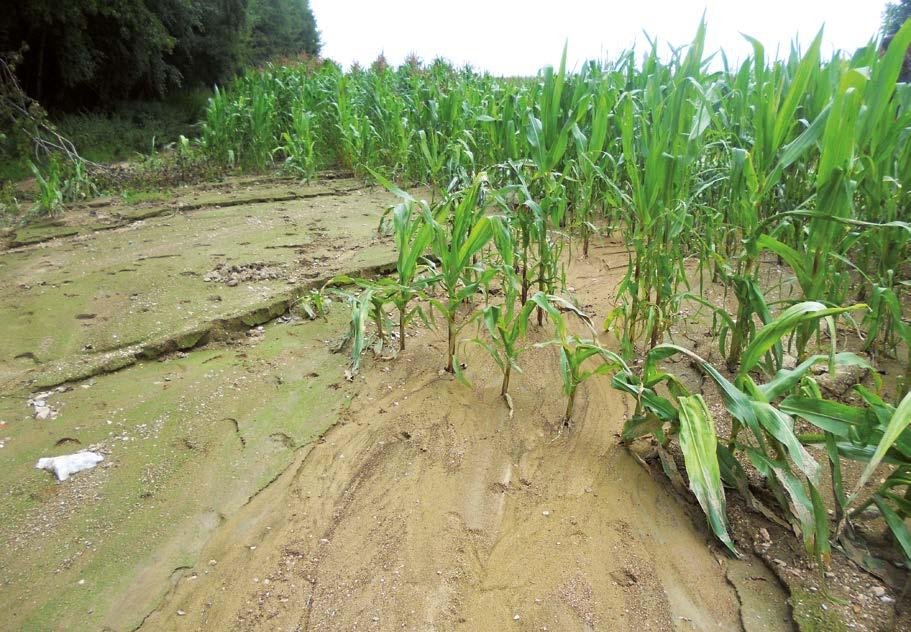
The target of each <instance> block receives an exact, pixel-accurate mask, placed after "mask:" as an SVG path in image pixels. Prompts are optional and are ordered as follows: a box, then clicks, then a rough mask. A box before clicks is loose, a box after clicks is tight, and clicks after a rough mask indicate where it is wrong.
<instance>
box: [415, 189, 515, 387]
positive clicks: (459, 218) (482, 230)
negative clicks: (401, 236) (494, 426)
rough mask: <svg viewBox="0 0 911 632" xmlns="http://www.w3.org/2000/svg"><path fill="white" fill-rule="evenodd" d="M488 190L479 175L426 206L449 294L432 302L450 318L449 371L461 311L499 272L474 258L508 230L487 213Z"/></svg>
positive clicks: (443, 286) (452, 369) (442, 283)
mask: <svg viewBox="0 0 911 632" xmlns="http://www.w3.org/2000/svg"><path fill="white" fill-rule="evenodd" d="M487 193H488V191H487V189H486V179H485V178H484V177H483V176H478V177H477V178H475V181H474V183H473V184H472V185H471V187H469V188H468V189H467V190H465V191H463V192H460V193H458V194H455V195H451V196H449V197H448V198H447V199H446V200H444V201H443V202H442V203H441V204H440V205H439V207H438V208H436V209H434V210H433V211H432V212H431V211H430V210H429V209H427V208H424V209H423V216H424V221H425V222H426V223H427V225H428V226H430V227H431V229H432V236H431V239H430V249H431V252H432V253H433V255H434V257H435V258H436V260H437V262H438V264H437V265H438V274H437V283H438V285H439V287H440V288H441V289H442V291H443V292H444V294H445V296H444V298H443V299H433V300H432V301H431V303H432V305H433V306H434V308H435V309H437V310H438V311H439V312H440V314H441V315H442V316H443V317H444V318H445V319H446V335H447V353H446V371H448V372H449V373H455V370H456V366H457V361H456V341H457V337H458V334H459V331H460V330H461V329H462V326H464V323H459V322H458V317H459V310H460V308H461V307H462V306H463V305H465V304H466V303H467V301H468V300H469V299H470V298H471V297H473V296H474V295H475V293H477V292H478V290H479V289H480V288H481V287H482V286H483V285H484V284H486V283H487V282H489V281H490V279H492V278H493V275H494V274H495V270H493V269H490V268H487V269H480V270H479V269H478V268H477V267H476V266H475V263H474V257H475V255H476V254H478V253H479V252H480V250H481V249H482V248H483V247H484V246H485V245H486V244H487V242H488V241H490V239H491V238H492V237H493V235H494V232H495V231H497V232H499V231H503V230H508V228H506V226H505V225H504V224H503V222H502V221H501V220H500V219H499V218H497V217H488V216H486V215H485V214H484V211H485V208H486V205H487V203H486V201H485V199H484V198H485V196H486V194H487ZM473 272H479V273H480V274H479V276H475V275H473V274H472V273H473Z"/></svg>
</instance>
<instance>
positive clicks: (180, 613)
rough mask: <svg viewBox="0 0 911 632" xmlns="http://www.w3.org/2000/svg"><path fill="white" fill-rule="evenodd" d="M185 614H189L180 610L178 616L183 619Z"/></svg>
mask: <svg viewBox="0 0 911 632" xmlns="http://www.w3.org/2000/svg"><path fill="white" fill-rule="evenodd" d="M185 614H187V613H186V612H184V611H183V610H178V611H177V616H178V617H182V616H183V615H185Z"/></svg>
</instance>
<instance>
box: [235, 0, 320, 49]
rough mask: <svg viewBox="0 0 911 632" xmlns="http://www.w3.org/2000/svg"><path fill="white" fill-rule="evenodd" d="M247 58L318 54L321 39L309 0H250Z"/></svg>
mask: <svg viewBox="0 0 911 632" xmlns="http://www.w3.org/2000/svg"><path fill="white" fill-rule="evenodd" d="M249 20H250V33H249V42H248V50H247V55H248V57H247V61H248V62H250V63H253V64H259V63H262V62H264V61H267V60H269V59H273V58H275V57H285V56H295V55H299V54H301V53H304V54H306V55H308V56H310V57H316V56H317V55H319V50H320V39H319V31H317V29H316V19H315V18H314V17H313V11H312V10H311V9H310V2H309V0H250V17H249Z"/></svg>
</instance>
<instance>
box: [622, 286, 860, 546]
mask: <svg viewBox="0 0 911 632" xmlns="http://www.w3.org/2000/svg"><path fill="white" fill-rule="evenodd" d="M860 307H862V306H856V308H858V309H859V308H860ZM850 309H852V308H826V307H825V306H824V305H821V304H819V303H810V302H807V303H802V304H798V305H795V306H793V307H791V308H789V309H788V310H786V311H785V312H783V313H782V314H781V315H779V316H778V317H777V318H776V319H775V320H773V321H772V322H770V323H768V324H767V325H765V326H764V327H762V328H761V329H760V330H759V332H758V333H757V334H756V336H755V337H754V339H753V340H752V342H751V343H750V344H749V345H748V346H747V347H746V349H745V350H744V353H743V359H742V361H741V366H740V370H739V372H738V373H737V375H736V376H735V378H734V381H733V382H731V381H729V380H728V379H727V378H725V377H724V376H723V375H722V374H721V372H720V371H718V370H717V369H716V368H715V367H713V366H712V365H711V364H710V363H709V362H707V361H706V360H704V359H703V358H701V357H699V356H698V355H696V354H695V353H693V352H691V351H689V350H687V349H685V348H683V347H680V346H677V345H671V344H662V345H658V346H656V347H654V348H653V349H652V350H651V351H649V352H648V353H647V354H646V357H645V361H644V363H643V367H642V370H641V372H640V373H639V374H634V373H632V372H630V371H629V370H623V371H620V372H619V373H618V374H617V375H616V376H615V378H614V386H615V388H618V389H620V390H622V391H624V392H626V393H629V394H631V395H633V397H635V398H636V413H635V415H634V416H633V417H632V418H631V419H630V420H629V421H628V422H627V424H626V426H625V428H624V431H623V439H624V440H626V441H630V440H632V439H634V438H636V437H639V436H643V435H648V434H652V435H655V436H656V437H658V438H659V439H660V441H661V442H662V443H665V444H666V443H667V441H668V440H669V438H670V436H673V435H680V442H681V449H682V451H683V455H684V464H685V467H686V471H687V474H688V476H689V478H690V486H691V489H693V492H694V494H696V496H697V498H698V500H699V503H700V505H701V506H702V508H703V510H704V511H705V513H706V516H707V518H708V520H709V524H710V526H711V528H712V531H713V532H714V533H715V535H716V536H717V537H718V538H719V540H721V541H722V542H723V543H724V544H725V546H727V547H728V548H729V549H730V550H731V551H732V552H735V553H736V549H735V547H734V545H733V542H732V540H731V538H730V534H729V529H728V526H727V518H726V516H725V514H724V491H723V489H722V488H721V485H720V481H721V480H724V481H725V482H726V483H729V484H731V485H732V486H734V487H736V488H737V489H739V490H741V492H742V493H744V495H745V496H746V497H747V498H748V499H749V502H750V503H751V504H752V505H753V506H754V507H759V506H761V503H760V502H759V501H758V500H757V499H756V498H755V497H753V495H752V494H751V493H750V492H749V486H748V484H747V481H746V478H745V474H744V472H743V469H742V467H741V466H740V465H739V464H738V462H737V460H736V455H737V454H743V455H745V456H746V457H747V458H748V459H749V461H750V463H752V465H753V466H754V467H755V468H756V469H757V470H758V471H759V472H760V474H762V475H763V476H764V477H765V478H766V480H767V482H768V483H769V487H770V489H771V490H772V493H773V495H774V496H775V498H776V500H777V501H778V504H779V507H780V509H781V510H782V511H783V512H784V514H785V516H786V517H787V521H788V523H789V524H791V525H792V526H793V527H794V529H795V531H796V532H797V533H799V534H801V535H802V536H803V539H804V544H805V546H806V548H807V552H808V553H809V554H811V555H816V556H819V557H822V558H826V557H827V556H828V555H829V552H830V548H829V542H828V537H829V536H828V533H829V532H828V522H827V517H826V509H825V505H824V504H823V502H822V498H821V496H820V492H819V487H820V467H819V464H818V463H817V462H816V461H815V460H814V459H813V457H812V456H811V455H810V454H809V452H807V450H806V449H805V448H804V447H803V445H802V444H801V442H800V440H799V438H798V437H797V435H796V434H795V432H794V422H793V419H792V418H791V417H790V416H789V415H788V414H787V413H786V412H784V411H783V410H782V409H781V407H780V406H776V405H774V402H775V401H776V400H777V399H778V398H780V397H781V396H782V395H785V394H787V393H788V392H789V391H791V390H792V389H794V388H795V386H796V385H797V384H798V382H799V381H800V380H801V379H802V378H803V377H804V376H805V375H806V374H807V372H808V371H809V370H810V368H812V367H813V366H814V365H816V364H818V363H820V362H825V361H827V362H828V363H829V366H830V370H831V371H832V372H834V370H835V367H836V366H837V365H846V364H859V365H862V366H868V365H867V364H866V362H865V361H863V360H862V359H860V358H859V357H857V356H855V355H854V354H850V353H844V352H842V353H836V351H835V347H834V340H835V338H834V331H835V329H834V328H835V325H834V321H833V318H834V317H835V316H837V315H839V314H843V313H845V312H847V311H849V310H850ZM820 319H822V320H824V321H825V322H826V324H827V326H828V329H829V331H830V335H831V336H832V341H833V346H832V349H831V351H830V353H829V354H817V355H814V356H812V357H810V358H808V359H807V360H805V361H804V362H802V363H801V364H799V365H797V366H795V367H793V368H790V369H788V368H782V367H781V366H780V365H778V364H776V362H775V359H774V358H775V355H776V349H780V347H781V341H782V339H784V338H786V337H788V336H790V335H791V334H792V333H793V332H794V331H795V330H796V329H798V328H799V327H800V326H801V325H803V324H804V323H807V322H813V323H816V322H818V321H819V320H820ZM677 354H682V355H684V356H686V357H688V358H689V359H691V360H693V361H694V362H695V363H696V365H697V366H698V367H699V369H700V370H701V371H702V372H703V373H704V374H705V375H706V376H707V377H708V378H709V379H710V380H711V381H712V382H714V383H715V385H716V387H717V388H718V392H719V394H720V396H721V399H722V402H723V403H724V406H725V408H726V409H727V412H728V413H729V414H730V415H731V417H732V420H733V423H732V429H731V436H730V437H729V438H728V439H727V441H726V443H725V444H722V443H718V442H717V440H714V439H712V438H711V437H710V436H709V435H712V436H714V435H715V424H714V421H713V420H712V418H711V415H710V414H709V412H708V410H707V409H706V408H705V406H704V404H703V403H702V402H701V401H699V398H698V397H694V395H693V394H692V393H690V392H689V391H688V389H687V388H686V387H685V386H684V384H683V382H681V381H680V380H679V379H678V378H677V377H676V376H674V375H673V374H671V373H668V372H664V371H662V370H660V367H659V365H660V363H661V362H662V361H664V360H666V359H668V358H669V357H671V356H673V355H677ZM764 358H766V359H767V360H768V362H767V363H764V362H763V359H764ZM760 369H761V370H763V371H764V372H765V373H766V374H767V375H768V376H769V381H767V382H766V383H764V384H756V382H754V380H753V378H752V377H751V376H750V372H751V371H753V370H760ZM661 384H664V385H665V386H666V387H667V389H668V391H669V392H670V394H671V396H672V397H673V398H674V400H675V401H676V403H675V401H673V400H671V399H668V398H666V397H664V396H663V395H661V394H660V393H659V391H658V390H657V387H658V386H659V385H661ZM744 430H746V431H748V432H749V433H750V435H751V436H750V440H749V441H741V440H740V439H739V435H740V433H741V432H742V431H744ZM684 435H685V436H684ZM716 472H718V473H719V476H716V475H715V473H716ZM762 511H763V513H765V514H766V515H768V516H773V515H774V514H772V513H771V512H770V511H769V510H768V509H765V508H764V507H763V509H762Z"/></svg>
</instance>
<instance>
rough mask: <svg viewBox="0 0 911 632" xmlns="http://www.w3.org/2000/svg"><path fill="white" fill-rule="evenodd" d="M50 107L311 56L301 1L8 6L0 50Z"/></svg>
mask: <svg viewBox="0 0 911 632" xmlns="http://www.w3.org/2000/svg"><path fill="white" fill-rule="evenodd" d="M4 52H6V53H10V52H19V53H21V55H19V57H18V58H19V60H20V61H19V63H18V64H17V65H16V74H17V76H18V79H19V83H20V85H21V86H22V87H23V89H24V90H25V91H26V92H27V93H28V94H29V95H30V96H31V97H33V98H35V99H37V100H39V101H41V102H42V103H44V104H46V105H49V106H51V107H55V108H65V109H75V108H79V107H86V106H87V107H99V106H102V107H104V106H106V105H109V104H111V103H112V102H114V101H116V100H120V99H126V98H139V99H148V98H156V97H161V96H163V95H165V94H166V93H167V92H169V91H171V90H173V89H175V88H177V87H180V86H187V85H212V84H213V83H215V82H221V81H224V80H226V79H227V78H229V77H230V76H231V75H233V74H234V73H235V72H237V71H238V70H239V69H240V68H241V67H242V66H243V65H244V64H246V63H260V62H262V61H263V60H266V59H269V58H271V57H275V56H280V55H296V54H299V53H306V54H307V55H310V56H316V55H317V54H318V53H319V33H318V31H317V29H316V21H315V20H314V18H313V12H312V11H311V10H310V4H309V2H308V0H16V1H13V2H7V3H6V5H5V7H4V10H3V11H0V53H4Z"/></svg>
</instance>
